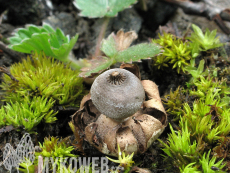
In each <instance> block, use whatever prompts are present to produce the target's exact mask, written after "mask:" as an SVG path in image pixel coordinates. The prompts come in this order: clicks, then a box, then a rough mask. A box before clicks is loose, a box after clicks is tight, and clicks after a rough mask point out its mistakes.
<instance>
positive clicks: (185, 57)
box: [153, 33, 192, 73]
mask: <svg viewBox="0 0 230 173" xmlns="http://www.w3.org/2000/svg"><path fill="white" fill-rule="evenodd" d="M153 42H154V43H157V44H159V45H160V46H162V47H163V50H164V52H163V54H162V55H160V56H157V57H156V58H154V59H153V60H154V66H157V68H158V69H160V68H162V67H168V64H172V68H176V69H177V72H178V73H180V72H181V71H183V72H184V67H185V66H186V65H188V63H189V60H190V59H191V58H192V57H191V48H190V45H189V43H188V42H184V41H183V40H182V39H179V38H176V37H175V36H174V35H172V34H167V33H163V35H162V36H161V35H159V39H156V40H153Z"/></svg>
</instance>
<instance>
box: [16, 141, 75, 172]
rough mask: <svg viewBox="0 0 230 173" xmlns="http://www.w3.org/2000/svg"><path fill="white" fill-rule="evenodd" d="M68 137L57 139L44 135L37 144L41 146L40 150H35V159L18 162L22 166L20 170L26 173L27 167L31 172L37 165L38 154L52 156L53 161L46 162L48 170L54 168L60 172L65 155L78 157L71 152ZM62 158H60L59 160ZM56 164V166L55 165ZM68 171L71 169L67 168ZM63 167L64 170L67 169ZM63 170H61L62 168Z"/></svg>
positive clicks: (45, 156)
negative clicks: (32, 161) (42, 140)
mask: <svg viewBox="0 0 230 173" xmlns="http://www.w3.org/2000/svg"><path fill="white" fill-rule="evenodd" d="M68 140H69V138H68V137H67V138H65V139H59V138H57V137H48V138H47V137H46V138H45V139H44V142H43V144H41V143H39V146H40V148H41V152H35V160H34V163H33V164H32V163H31V162H30V160H27V161H28V162H22V163H20V166H21V167H22V168H19V170H20V171H22V172H25V173H27V169H28V170H29V172H31V173H33V172H32V171H34V170H35V169H36V167H37V165H38V156H42V157H43V158H52V159H53V162H54V163H51V161H49V162H48V164H47V165H45V166H49V169H50V170H53V168H55V169H56V170H57V172H61V168H62V169H64V168H65V167H64V166H63V167H61V164H62V163H61V162H63V163H64V162H66V161H65V158H66V157H75V158H76V157H78V156H77V155H75V154H71V152H72V151H73V150H74V148H73V146H69V145H68V144H67V143H68ZM61 159H62V160H61ZM55 165H56V166H55ZM67 170H68V172H73V171H72V169H70V168H67ZM67 170H65V169H64V171H67ZM62 171H63V170H62Z"/></svg>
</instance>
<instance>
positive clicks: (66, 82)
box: [0, 54, 84, 131]
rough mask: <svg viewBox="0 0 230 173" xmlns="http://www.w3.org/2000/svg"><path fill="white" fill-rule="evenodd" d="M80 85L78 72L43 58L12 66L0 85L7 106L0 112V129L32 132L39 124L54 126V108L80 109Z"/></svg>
mask: <svg viewBox="0 0 230 173" xmlns="http://www.w3.org/2000/svg"><path fill="white" fill-rule="evenodd" d="M9 74H10V76H9ZM12 78H13V79H14V80H12ZM82 82H83V80H82V79H81V78H79V77H78V72H77V71H74V70H72V69H71V68H70V66H69V65H68V64H67V65H64V64H63V63H61V62H57V61H54V59H53V58H47V57H46V56H45V55H43V54H40V55H38V54H34V55H32V57H31V58H30V57H27V58H26V59H23V60H22V62H21V63H16V64H13V65H12V66H11V68H10V71H9V73H8V75H7V74H4V75H3V82H2V84H1V88H2V89H3V91H4V92H5V93H4V100H5V101H6V102H7V105H6V106H3V107H2V108H1V109H0V111H1V116H0V118H1V119H2V121H1V124H0V126H1V127H2V126H4V125H11V124H12V125H14V126H15V127H19V126H21V125H22V126H24V127H25V129H26V130H28V131H31V130H32V128H33V127H35V126H36V125H37V124H39V123H40V122H41V120H44V122H45V123H52V122H54V121H55V120H56V117H55V115H56V114H57V112H54V111H53V110H52V108H53V106H54V105H63V106H79V101H80V99H81V97H82V94H83V91H84V88H83V84H82ZM19 107H21V108H23V109H19Z"/></svg>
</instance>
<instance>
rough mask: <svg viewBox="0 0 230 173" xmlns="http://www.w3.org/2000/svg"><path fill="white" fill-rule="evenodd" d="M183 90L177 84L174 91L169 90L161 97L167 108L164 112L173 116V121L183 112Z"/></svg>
mask: <svg viewBox="0 0 230 173" xmlns="http://www.w3.org/2000/svg"><path fill="white" fill-rule="evenodd" d="M183 90H184V89H183V88H180V86H179V87H178V88H177V89H176V91H174V92H172V90H171V91H170V94H168V95H165V96H164V98H163V99H162V100H163V102H164V104H165V105H166V108H167V110H166V112H167V113H169V114H171V115H173V116H174V119H173V121H177V120H179V118H180V116H181V115H182V113H183V104H184V103H183V101H184V100H185V95H184V91H183Z"/></svg>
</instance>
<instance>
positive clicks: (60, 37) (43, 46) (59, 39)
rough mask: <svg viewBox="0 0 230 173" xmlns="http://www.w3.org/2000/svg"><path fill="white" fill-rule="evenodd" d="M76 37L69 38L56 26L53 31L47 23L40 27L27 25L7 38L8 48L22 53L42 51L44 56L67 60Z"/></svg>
mask: <svg viewBox="0 0 230 173" xmlns="http://www.w3.org/2000/svg"><path fill="white" fill-rule="evenodd" d="M77 39H78V34H76V35H75V36H74V37H73V38H71V40H70V39H69V37H68V36H65V35H64V33H63V32H62V30H61V29H59V28H57V29H56V31H55V30H54V29H53V28H52V27H51V26H50V25H48V24H44V25H43V26H42V27H40V26H35V25H28V26H27V28H25V29H19V30H18V32H17V33H16V34H15V36H13V37H11V38H10V39H9V41H10V45H9V48H11V49H13V50H15V51H18V52H23V53H32V52H38V53H40V52H42V51H43V52H44V53H45V55H46V56H51V57H54V58H56V59H58V60H60V61H63V62H69V61H70V60H69V59H68V55H69V53H70V51H71V50H72V48H73V46H74V44H75V43H76V41H77Z"/></svg>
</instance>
